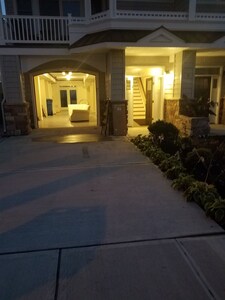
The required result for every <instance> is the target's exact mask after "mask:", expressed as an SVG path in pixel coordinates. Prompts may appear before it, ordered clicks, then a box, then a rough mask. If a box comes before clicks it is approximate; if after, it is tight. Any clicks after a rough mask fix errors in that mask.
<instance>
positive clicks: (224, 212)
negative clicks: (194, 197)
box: [204, 198, 225, 226]
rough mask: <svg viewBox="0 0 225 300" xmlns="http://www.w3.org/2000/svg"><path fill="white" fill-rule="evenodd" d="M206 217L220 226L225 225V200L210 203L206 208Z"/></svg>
mask: <svg viewBox="0 0 225 300" xmlns="http://www.w3.org/2000/svg"><path fill="white" fill-rule="evenodd" d="M204 208H205V212H206V215H208V216H210V217H211V218H213V219H214V220H216V221H217V222H218V223H219V224H220V225H222V226H224V225H225V200H222V199H220V198H218V199H216V200H215V201H209V202H207V203H206V204H205V206H204Z"/></svg>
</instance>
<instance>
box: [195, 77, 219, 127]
mask: <svg viewBox="0 0 225 300" xmlns="http://www.w3.org/2000/svg"><path fill="white" fill-rule="evenodd" d="M218 80H219V79H218V76H215V75H214V76H198V77H195V90H194V97H195V99H199V98H200V97H202V98H204V99H208V100H209V101H211V102H212V105H211V107H210V110H211V111H213V112H214V114H210V115H209V120H210V123H211V124H214V123H216V119H217V113H218V112H217V111H218Z"/></svg>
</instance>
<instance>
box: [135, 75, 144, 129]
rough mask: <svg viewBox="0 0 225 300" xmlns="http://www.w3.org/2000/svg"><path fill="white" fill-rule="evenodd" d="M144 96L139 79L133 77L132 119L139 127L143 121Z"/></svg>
mask: <svg viewBox="0 0 225 300" xmlns="http://www.w3.org/2000/svg"><path fill="white" fill-rule="evenodd" d="M145 102H146V98H145V94H144V91H143V87H142V84H141V81H140V78H138V77H135V78H134V81H133V119H134V121H136V122H137V123H140V125H144V121H145Z"/></svg>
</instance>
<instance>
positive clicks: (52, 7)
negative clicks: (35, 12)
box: [22, 0, 60, 16]
mask: <svg viewBox="0 0 225 300" xmlns="http://www.w3.org/2000/svg"><path fill="white" fill-rule="evenodd" d="M22 1H24V0H22ZM39 6H40V15H41V16H59V15H60V13H59V0H39Z"/></svg>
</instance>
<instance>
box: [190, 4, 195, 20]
mask: <svg viewBox="0 0 225 300" xmlns="http://www.w3.org/2000/svg"><path fill="white" fill-rule="evenodd" d="M195 14H196V0H189V21H194V20H195Z"/></svg>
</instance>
